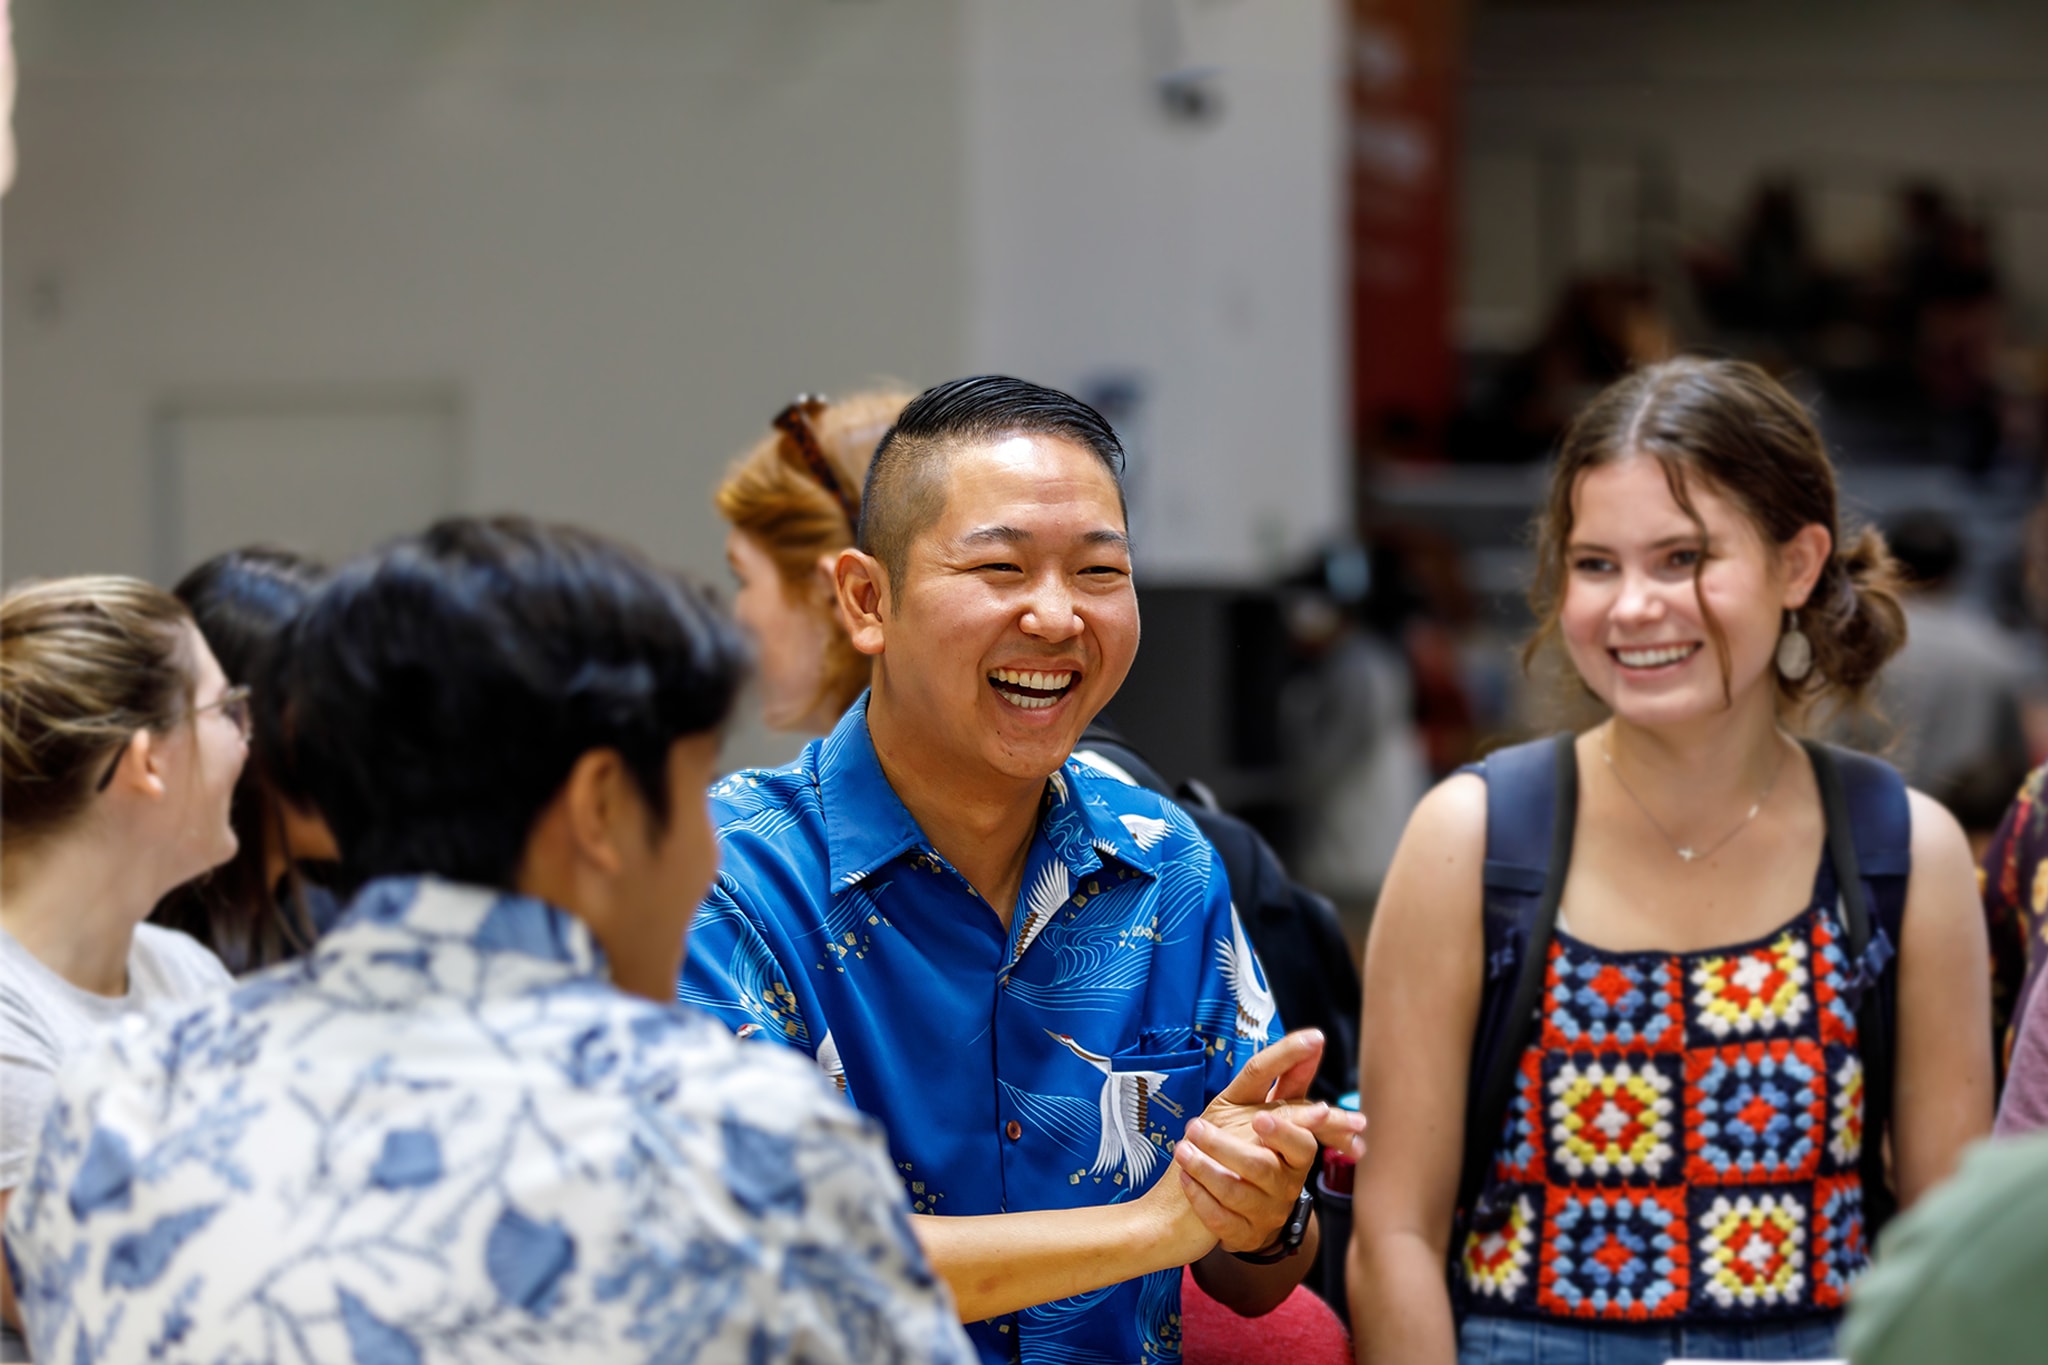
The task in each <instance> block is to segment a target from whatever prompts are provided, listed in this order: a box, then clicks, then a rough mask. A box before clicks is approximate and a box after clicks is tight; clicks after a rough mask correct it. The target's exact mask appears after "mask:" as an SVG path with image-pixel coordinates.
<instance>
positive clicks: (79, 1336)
mask: <svg viewBox="0 0 2048 1365" xmlns="http://www.w3.org/2000/svg"><path fill="white" fill-rule="evenodd" d="M743 671H744V670H743V663H742V650H741V646H740V643H739V639H738V636H737V635H736V633H735V632H734V631H733V629H732V627H731V626H729V625H728V624H727V623H726V622H725V621H724V620H723V619H722V618H721V617H719V616H718V615H716V614H715V613H714V612H713V611H712V610H711V609H710V608H709V607H708V606H707V605H705V603H704V600H703V599H702V598H701V597H699V596H698V595H697V593H696V592H695V591H693V590H691V589H690V588H688V587H686V586H685V585H683V584H682V583H681V582H680V581H678V580H676V579H674V578H672V577H670V576H669V575H667V574H665V573H662V572H660V571H658V570H656V569H654V568H653V567H652V566H650V565H648V564H646V563H645V562H643V561H642V560H640V559H639V558H638V557H637V556H635V555H633V554H631V553H630V552H627V551H625V550H622V549H619V548H617V547H614V546H612V545H610V544H608V543H606V542H604V541H603V540H600V539H598V538H597V537H595V536H591V535H588V534H585V533H582V532H578V531H574V530H570V529H566V528H555V527H547V526H543V525H539V524H536V523H533V522H529V521H524V520H516V519H505V520H498V521H479V520H472V519H454V520H449V521H444V522H441V523H439V524H437V525H435V526H433V527H432V528H430V529H429V530H428V531H426V532H425V533H424V534H422V535H419V536H415V537H411V538H408V539H404V540H400V541H398V542H395V543H394V544H392V545H391V546H389V547H387V548H386V549H384V550H382V551H380V552H378V553H377V554H375V555H372V556H370V557H368V558H366V559H364V560H361V561H359V562H357V563H356V564H354V565H352V566H350V567H348V568H346V569H344V570H343V571H341V573H340V574H338V575H337V576H336V577H335V578H334V579H333V580H331V581H330V582H329V583H327V584H326V585H325V586H323V587H322V588H321V589H320V590H319V591H318V592H317V593H316V594H315V595H314V597H313V599H312V600H311V601H310V602H309V603H308V604H307V606H306V608H305V609H304V611H302V612H301V613H300V614H299V615H298V616H297V617H296V618H295V619H294V620H293V622H292V623H291V624H290V625H289V626H288V627H287V628H286V629H285V631H284V633H283V638H282V639H281V641H280V648H279V650H278V651H277V653H276V654H275V655H274V656H273V664H272V666H270V667H267V668H266V669H265V670H264V672H263V675H262V677H261V678H260V679H259V682H258V684H257V686H258V688H259V689H260V695H262V696H264V697H266V698H268V699H269V700H268V701H267V702H266V703H265V704H264V705H263V706H262V707H261V716H260V721H259V739H258V743H259V746H262V747H268V748H270V749H271V750H272V751H274V752H278V753H281V754H283V755H285V756H286V757H287V758H288V760H289V767H290V770H291V772H292V773H293V774H294V775H295V776H296V778H297V780H298V781H299V782H300V783H302V784H303V787H304V789H305V790H306V791H307V792H308V794H309V795H310V796H311V798H312V800H313V804H314V805H315V806H316V807H317V808H318V809H319V810H320V811H321V812H322V813H323V814H324V815H325V816H326V818H327V820H328V822H329V824H330V826H331V828H332V829H333V831H334V834H335V837H336V840H337V842H338V844H339V845H340V848H341V852H342V855H343V859H344V862H345V863H346V865H347V868H348V871H349V873H350V874H351V875H352V876H354V877H358V878H362V879H365V884H364V886H363V889H362V890H361V892H360V893H359V894H358V895H357V897H356V898H355V900H354V901H353V903H352V904H351V906H350V908H349V910H348V912H347V913H346V915H345V916H344V918H343V920H342V922H341V923H340V924H339V925H338V926H337V927H336V928H335V929H334V930H333V931H332V932H331V933H330V934H328V935H327V936H326V937H325V938H324V939H322V940H321V941H320V943H319V944H318V946H317V947H316V948H315V950H314V951H313V952H312V953H311V954H310V955H309V956H307V957H304V958H301V959H299V960H297V961H295V962H291V963H287V964H285V965H284V966H281V967H278V968H274V969H272V970H271V971H268V972H265V973H263V974H261V975H259V976H257V977H255V978H253V979H251V980H250V981H249V982H247V983H245V984H244V985H243V986H242V987H241V988H240V989H239V990H236V991H235V992H233V993H232V994H228V995H224V996H223V997H221V998H219V999H217V1000H216V1001H214V1002H213V1003H211V1004H209V1005H207V1006H206V1007H204V1008H201V1009H198V1010H196V1011H190V1012H187V1013H185V1014H184V1015H182V1016H181V1017H180V1016H172V1017H167V1018H164V1019H161V1020H159V1021H157V1022H156V1023H155V1024H154V1026H151V1027H140V1026H139V1027H136V1028H132V1029H128V1030H126V1031H124V1032H119V1033H114V1034H110V1035H109V1036H108V1037H107V1039H106V1041H105V1042H104V1043H103V1044H102V1045H101V1047H100V1049H99V1051H98V1052H97V1054H96V1055H93V1056H92V1057H90V1058H89V1059H88V1060H86V1061H85V1062H83V1064H81V1065H79V1066H76V1067H74V1068H73V1069H72V1070H71V1071H70V1072H69V1074H68V1075H67V1077H66V1079H65V1082H64V1084H63V1085H62V1087H61V1088H60V1091H59V1094H58V1097H57V1101H56V1104H55V1106H54V1108H53V1117H52V1119H51V1120H50V1122H49V1124H48V1125H47V1127H46V1128H45V1130H44V1135H43V1145H42V1153H41V1157H40V1159H39V1160H38V1162H37V1164H36V1167H35V1169H34V1171H33V1173H32V1174H31V1176H30V1178H29V1180H28V1182H27V1183H26V1185H25V1186H24V1187H23V1188H22V1189H20V1190H19V1191H17V1193H16V1198H15V1199H14V1201H13V1206H12V1208H11V1210H10V1220H9V1223H8V1226H7V1246H8V1249H9V1251H10V1253H11V1254H12V1256H13V1257H14V1259H15V1261H16V1265H17V1268H18V1274H19V1284H20V1289H21V1300H22V1304H23V1308H24V1312H25V1315H26V1318H27V1322H28V1327H29V1329H30V1334H31V1337H32V1340H33V1343H34V1346H35V1349H36V1355H37V1357H38V1358H39V1359H49V1360H56V1359H59V1358H60V1353H65V1354H62V1358H65V1359H70V1358H71V1357H72V1355H77V1356H78V1357H80V1358H85V1357H87V1356H90V1358H93V1359H103V1360H140V1359H143V1358H145V1356H148V1355H156V1354H161V1353H163V1352H164V1351H165V1350H170V1351H171V1352H172V1353H173V1354H174V1355H175V1356H176V1357H177V1358H180V1359H186V1358H190V1359H200V1358H203V1359H208V1360H215V1359H230V1358H232V1359H244V1360H271V1359H281V1358H283V1357H285V1356H286V1355H289V1356H290V1357H291V1358H293V1359H301V1358H303V1359H318V1360H344V1359H353V1360H358V1361H369V1360H375V1361H408V1362H409V1361H457V1360H460V1361H476V1360H484V1359H490V1360H500V1359H504V1360H511V1359H517V1360H538V1359H549V1360H564V1361H566V1360H600V1359H602V1360H619V1359H635V1360H638V1359H647V1360H664V1361H668V1360H706V1361H710V1360H717V1361H727V1360H740V1359H747V1360H754V1361H796V1360H803V1361H844V1362H849V1363H851V1362H868V1361H878V1360H917V1361H923V1360H965V1359H970V1358H971V1354H972V1353H971V1349H970V1348H969V1346H968V1344H967V1342H966V1341H965V1339H964V1338H963V1336H962V1334H961V1331H960V1328H959V1326H958V1325H957V1323H956V1322H955V1321H954V1314H953V1308H952V1304H951V1302H950V1301H949V1300H948V1298H947V1296H946V1292H945V1289H944V1287H943V1286H942V1285H941V1284H939V1283H938V1282H937V1281H936V1280H935V1279H934V1278H933V1276H932V1274H931V1271H930V1269H929V1268H928V1267H927V1265H926V1264H925V1261H924V1259H923V1256H922V1255H921V1253H920V1252H919V1249H918V1246H917V1243H916V1241H915V1239H914V1238H913V1237H912V1235H911V1232H910V1228H909V1225H908V1223H907V1220H906V1216H905V1214H904V1211H903V1199H902V1194H901V1189H900V1186H898V1185H897V1184H896V1182H895V1180H894V1179H893V1172H892V1171H891V1169H890V1166H889V1164H888V1157H887V1154H886V1152H885V1151H884V1149H883V1146H882V1143H881V1141H880V1140H879V1137H878V1135H877V1134H876V1132H875V1129H874V1125H873V1124H872V1123H871V1122H870V1121H868V1120H866V1119H863V1118H861V1117H860V1116H859V1115H857V1114H855V1113H853V1112H852V1111H851V1110H849V1109H847V1108H846V1107H845V1106H844V1105H842V1104H840V1103H839V1101H838V1099H837V1097H836V1096H834V1095H833V1094H832V1093H831V1090H830V1088H829V1087H828V1086H827V1085H825V1084H824V1083H823V1081H822V1080H821V1078H820V1077H818V1075H817V1074H816V1072H815V1070H814V1069H812V1068H810V1067H808V1066H806V1065H801V1064H798V1063H795V1062H793V1061H791V1060H789V1059H786V1058H782V1057H778V1056H776V1055H775V1054H772V1053H766V1052H763V1051H760V1050H758V1049H753V1050H750V1049H746V1048H743V1047H741V1046H740V1045H738V1044H737V1043H736V1042H735V1041H734V1040H733V1038H732V1037H731V1035H730V1034H729V1033H728V1032H727V1031H726V1030H725V1029H723V1028H720V1027H719V1026H718V1025H717V1024H716V1023H715V1022H714V1021H712V1020H709V1019H706V1018H704V1017H703V1016H701V1015H698V1014H696V1013H694V1012H692V1011H689V1010H687V1009H678V1008H676V1007H675V1006H674V1004H673V1003H672V1002H671V999H670V997H671V994H672V992H673V989H674V981H675V975H676V972H677V970H678V968H679V966H680V962H681V957H682V949H683V941H684V935H685V932H686V930H687V926H688V921H689V917H690V912H691V908H692V907H693V906H694V905H695V904H696V902H697V900H698V898H699V897H700V896H701V895H702V894H703V891H704V888H705V887H706V886H707V885H708V884H709V882H710V879H711V876H712V873H713V870H714V868H715V866H716V861H717V852H716V848H715V846H714V844H713V841H712V833H711V827H710V824H709V822H708V820H707V819H706V815H705V807H704V796H703V792H704V788H705V785H706V783H707V782H708V781H709V779H710V775H711V772H712V765H713V763H714V762H715V760H716V755H717V748H718V736H719V729H720V727H721V725H722V724H723V722H724V720H725V718H726V713H727V711H728V709H729V707H730V706H731V704H732V700H733V697H734V695H735V693H736V691H737V689H738V687H739V685H740V681H741V677H742V673H743Z"/></svg>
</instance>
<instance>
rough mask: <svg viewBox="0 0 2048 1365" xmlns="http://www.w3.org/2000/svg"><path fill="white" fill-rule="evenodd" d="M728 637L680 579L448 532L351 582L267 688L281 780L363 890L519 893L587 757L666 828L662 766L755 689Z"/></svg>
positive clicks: (594, 546)
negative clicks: (420, 883) (746, 685)
mask: <svg viewBox="0 0 2048 1365" xmlns="http://www.w3.org/2000/svg"><path fill="white" fill-rule="evenodd" d="M745 673H746V651H745V646H744V645H743V643H742V641H741V638H740V636H739V634H738V633H737V631H736V629H735V628H734V627H733V626H732V625H731V623H729V622H728V621H727V620H726V619H725V618H724V617H723V616H722V615H721V614H720V613H719V612H718V611H717V610H716V609H715V608H713V607H712V606H711V605H710V604H709V602H708V601H707V600H706V599H705V598H704V597H703V596H702V595H701V594H700V593H699V592H698V591H697V590H696V589H694V588H692V587H691V586H690V585H689V584H688V583H686V582H684V581H683V580H682V579H681V578H680V577H678V576H676V575H673V574H670V573H668V572H665V571H663V570H661V569H658V568H656V567H655V566H654V565H652V564H650V563H648V562H647V561H646V560H645V559H643V558H642V557H641V556H640V555H638V554H637V553H635V552H634V551H632V550H629V549H627V548H625V547H623V546H620V545H617V544H614V543H612V542H610V541H607V540H605V539H604V538H602V537H600V536H597V535H594V534H592V533H590V532H587V531H581V530H577V529H575V528H573V527H567V526H550V525H544V524H542V523H539V522H535V521H531V520H528V519H526V518H523V517H504V518H496V519H491V520H483V519H478V518H473V517H453V518H450V519H448V520H445V521H440V522H436V523H435V524H434V525H433V526H430V527H429V528H427V530H426V531H424V532H423V533H421V534H419V535H416V536H407V537H404V538H401V539H399V540H396V541H393V542H392V543H390V544H388V545H386V546H385V547H383V548H382V549H380V550H378V551H376V552H375V553H373V554H370V555H368V556H366V557H364V558H362V559H360V560H358V561H356V562H355V563H353V564H350V565H348V566H347V567H345V568H343V569H342V570H341V571H340V572H339V573H337V574H336V575H335V576H334V577H333V578H332V579H330V580H329V581H328V582H327V583H326V584H324V585H323V586H322V587H321V588H320V589H319V591H318V592H316V593H315V594H314V596H313V598H312V599H311V600H310V601H309V602H308V603H307V604H306V606H305V607H304V609H303V610H301V611H300V612H299V613H298V615H297V616H296V617H294V618H293V620H292V621H291V623H290V624H289V625H288V626H287V627H286V628H285V630H284V631H283V633H282V638H281V639H280V641H279V647H278V649H277V650H276V651H275V652H274V653H272V654H271V655H270V657H269V661H268V664H267V667H266V669H265V672H264V675H263V676H262V677H261V678H260V679H259V680H258V683H257V688H256V695H257V698H258V699H259V700H258V707H257V711H258V722H257V725H258V730H257V738H256V745H257V748H258V749H259V750H266V749H267V750H269V751H270V752H272V753H274V754H277V755H279V756H280V757H281V758H282V760H283V761H282V763H281V765H280V766H281V767H282V768H283V769H284V770H285V771H287V772H289V773H290V774H291V778H292V785H293V786H294V788H296V789H297V790H298V791H300V792H302V793H303V794H304V795H305V796H306V797H307V798H310V800H311V801H312V803H313V805H314V806H315V807H317V808H318V809H319V811H320V813H321V815H322V816H324V817H325V818H326V820H327V823H328V827H329V828H330V829H331V830H332V831H333V833H334V836H335V841H336V842H337V843H338V844H339V845H340V847H341V852H342V860H343V865H344V867H345V869H346V871H347V873H348V875H349V878H350V880H352V881H361V880H365V879H368V878H371V877H382V876H398V875H418V874H431V875H435V876H441V877H447V878H450V879H452V880H455V881H463V882H470V883H475V884H479V885H484V886H493V887H498V888H502V889H510V888H511V887H512V884H513V882H514V880H515V878H516V877H517V874H518V870H519V866H520V863H521V861H522V859H523V857H524V855H525V850H526V844H527V840H528V838H529V836H530V835H531V832H532V830H533V826H534V822H535V821H536V820H537V819H538V818H539V817H540V814H541V812H542V811H543V810H544V809H546V807H547V805H548V803H549V802H550V801H552V800H553V799H554V797H555V795H556V793H557V792H559V791H560V790H561V788H562V784H563V783H564V782H565V781H567V780H568V777H569V773H570V770H571V769H572V768H573V767H574V766H575V764H576V761H577V759H578V758H580V757H581V756H582V755H583V754H585V753H588V752H589V751H591V750H594V749H611V750H614V751H616V752H617V753H618V754H619V756H620V757H621V759H622V760H623V761H624V763H625V767H626V770H627V771H628V772H629V773H631V774H632V777H633V780H634V782H635V784H636V785H637V786H638V788H639V790H640V793H641V795H642V796H643V797H645V799H646V801H647V803H648V806H649V807H650V809H651V810H652V811H653V813H654V815H655V817H656V819H657V820H658V821H659V823H660V825H661V826H663V827H665V826H666V824H667V822H668V812H669V796H670V794H669V790H668V755H669V750H670V747H671V746H672V745H673V744H674V742H675V741H676V740H678V739H681V738H684V737H686V736H689V735H697V734H703V733H705V732H708V731H715V730H717V729H718V728H719V727H720V726H721V725H722V724H723V723H724V721H725V718H726V715H727V713H728V712H729V711H730V710H731V707H732V702H733V698H734V696H735V694H736V693H737V692H738V690H739V687H740V685H741V683H742V681H743V679H744V677H745Z"/></svg>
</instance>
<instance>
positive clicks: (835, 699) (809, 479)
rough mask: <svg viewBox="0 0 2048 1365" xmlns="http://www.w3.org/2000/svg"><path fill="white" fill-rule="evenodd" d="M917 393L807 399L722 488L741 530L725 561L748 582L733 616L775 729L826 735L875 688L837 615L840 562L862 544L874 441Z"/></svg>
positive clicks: (722, 502)
mask: <svg viewBox="0 0 2048 1365" xmlns="http://www.w3.org/2000/svg"><path fill="white" fill-rule="evenodd" d="M910 398H911V395H910V394H908V393H903V392H898V391H896V390H893V389H875V390H871V391H868V392H864V393H856V394H854V395H852V396H851V397H849V398H846V399H843V400H841V401H838V402H834V401H832V400H831V399H827V398H819V397H816V396H813V395H809V394H806V395H805V396H803V397H801V398H799V399H797V400H796V401H795V402H794V403H791V404H790V405H789V406H788V407H786V408H784V409H783V410H782V411H781V412H779V413H777V414H776V415H775V420H774V421H773V422H772V423H771V424H770V425H771V427H772V428H773V430H771V431H770V432H769V434H768V435H767V436H764V437H763V438H762V439H761V440H760V441H759V442H758V443H757V444H756V445H755V446H754V448H753V449H752V450H749V451H748V452H747V453H746V454H745V455H742V456H741V457H740V458H739V459H738V460H736V461H734V462H733V466H732V468H731V469H730V470H729V471H728V472H727V473H726V476H725V481H724V482H723V483H721V484H719V486H718V493H717V501H718V511H719V514H720V515H721V516H723V517H724V518H725V519H726V521H727V522H728V523H730V524H731V526H732V531H731V533H730V534H728V535H727V536H726V540H725V559H726V563H727V564H729V565H731V566H732V572H733V576H734V577H735V578H737V579H738V580H739V592H738V594H737V595H736V596H735V597H734V598H733V615H734V616H735V617H737V618H738V619H739V623H740V624H741V625H742V626H744V627H746V630H747V633H748V634H749V635H750V636H752V637H753V640H754V648H755V657H756V661H757V668H756V674H755V676H756V680H757V682H758V685H759V687H760V690H761V713H762V719H763V720H764V721H765V722H766V723H767V724H768V726H769V728H770V729H774V730H793V731H796V732H798V733H801V734H806V735H822V734H827V733H829V732H830V731H831V729H832V727H833V726H834V725H837V724H838V723H839V717H840V716H842V715H844V714H845V712H846V708H847V707H849V706H851V705H853V700H854V698H856V697H858V696H859V695H860V694H861V693H862V692H864V691H866V690H867V685H868V674H869V672H870V667H869V660H868V657H867V656H866V655H865V654H862V653H860V652H859V651H858V650H856V649H854V647H853V644H852V642H851V641H850V640H848V639H847V636H846V627H845V626H844V625H843V624H842V623H841V622H840V619H839V607H838V603H837V601H836V600H835V595H834V590H833V586H832V566H833V564H834V562H835V561H836V560H837V559H838V558H839V552H840V551H841V550H844V549H846V548H847V547H848V546H850V545H852V544H853V534H854V528H855V527H856V526H858V525H859V524H860V497H861V485H862V484H863V483H864V482H865V481H866V479H867V473H868V462H869V461H870V460H872V459H873V458H874V454H875V445H876V443H877V442H879V441H880V440H881V439H882V434H883V433H884V432H886V431H888V429H889V427H890V424H891V423H893V422H894V421H895V420H896V415H897V414H898V413H900V412H902V411H903V405H904V404H905V403H907V402H909V401H910Z"/></svg>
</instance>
